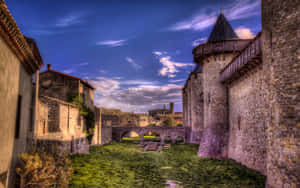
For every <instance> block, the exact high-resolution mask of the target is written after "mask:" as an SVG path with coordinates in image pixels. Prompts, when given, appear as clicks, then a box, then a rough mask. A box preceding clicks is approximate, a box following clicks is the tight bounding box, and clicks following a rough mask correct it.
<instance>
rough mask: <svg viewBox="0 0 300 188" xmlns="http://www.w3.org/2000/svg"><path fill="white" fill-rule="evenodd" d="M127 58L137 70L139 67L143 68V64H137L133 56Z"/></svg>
mask: <svg viewBox="0 0 300 188" xmlns="http://www.w3.org/2000/svg"><path fill="white" fill-rule="evenodd" d="M125 59H126V61H127V62H128V63H130V65H131V66H132V67H133V68H134V69H135V70H139V69H141V68H142V66H141V65H139V64H137V63H136V62H135V61H134V60H133V59H132V58H131V57H126V58H125Z"/></svg>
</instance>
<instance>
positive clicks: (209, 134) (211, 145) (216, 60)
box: [198, 53, 237, 157]
mask: <svg viewBox="0 0 300 188" xmlns="http://www.w3.org/2000/svg"><path fill="white" fill-rule="evenodd" d="M236 55H237V54H236V53H227V54H218V55H213V56H209V57H206V58H204V59H203V60H202V67H203V69H202V70H203V73H202V74H203V95H204V107H203V109H204V113H203V115H204V117H203V119H204V121H203V126H204V131H203V134H202V138H201V142H200V147H199V152H198V155H199V156H203V157H208V156H210V157H227V142H228V140H227V139H228V103H227V95H228V94H227V92H228V91H227V88H226V87H225V86H224V85H223V84H222V83H221V82H220V71H221V70H222V69H223V68H224V67H225V66H226V65H227V64H229V63H230V62H231V60H232V59H233V58H234V57H235V56H236Z"/></svg>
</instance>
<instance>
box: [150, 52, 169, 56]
mask: <svg viewBox="0 0 300 188" xmlns="http://www.w3.org/2000/svg"><path fill="white" fill-rule="evenodd" d="M152 53H153V54H154V55H157V56H161V55H165V54H168V52H164V51H154V52H152Z"/></svg>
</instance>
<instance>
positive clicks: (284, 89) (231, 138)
mask: <svg viewBox="0 0 300 188" xmlns="http://www.w3.org/2000/svg"><path fill="white" fill-rule="evenodd" d="M299 17H300V2H299V1H292V0H287V1H280V0H273V1H271V0H262V32H261V33H259V34H258V35H257V36H256V37H255V38H254V39H252V40H250V41H249V40H241V39H238V38H237V36H236V34H235V33H234V31H233V29H232V28H231V26H230V24H229V23H228V22H227V20H226V18H225V16H224V15H223V14H220V16H219V17H218V19H217V22H216V24H215V26H214V28H213V30H212V32H211V34H210V37H209V39H208V41H207V42H206V43H204V44H200V45H199V46H197V47H196V48H195V49H194V50H193V54H194V60H195V62H196V63H197V66H199V65H200V66H201V67H202V72H199V73H197V74H195V73H194V72H192V73H191V74H190V77H189V79H188V80H187V83H186V86H185V87H184V89H183V109H184V125H185V126H189V127H191V130H192V131H194V130H197V131H199V134H197V135H198V136H200V139H199V140H200V142H199V143H200V146H199V152H198V156H200V157H217V158H232V159H234V160H236V161H238V162H241V163H242V164H244V165H246V166H248V167H249V168H253V169H255V170H257V171H259V172H261V173H262V174H264V175H266V176H267V187H271V188H275V187H298V186H300V184H299V182H300V176H299V174H300V171H299V164H300V161H299V155H300V151H299V139H300V130H299V129H300V126H299V122H300V119H299V118H300V111H299V110H300V108H299V106H300V100H299V99H300V92H299V83H300V77H299V75H300V58H299V57H300V56H299V55H300V51H299V49H300V41H299V33H300V28H299V24H300V19H299ZM297 38H298V39H297ZM196 75H197V77H196ZM199 78H200V79H199ZM198 79H199V80H198ZM191 135H192V134H191Z"/></svg>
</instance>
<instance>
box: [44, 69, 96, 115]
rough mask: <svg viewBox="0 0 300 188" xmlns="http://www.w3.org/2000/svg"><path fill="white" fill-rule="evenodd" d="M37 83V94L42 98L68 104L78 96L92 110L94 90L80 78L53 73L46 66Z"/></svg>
mask: <svg viewBox="0 0 300 188" xmlns="http://www.w3.org/2000/svg"><path fill="white" fill-rule="evenodd" d="M39 82H40V83H39V86H40V87H39V94H40V95H42V96H49V97H53V98H57V99H60V100H62V101H66V102H70V100H71V99H72V98H73V97H76V96H77V95H78V94H79V95H80V96H81V97H82V98H83V103H84V105H85V106H87V107H88V108H90V109H92V110H93V109H94V88H93V87H92V86H91V85H90V84H89V83H87V81H84V80H82V79H81V78H77V77H75V76H71V75H67V74H64V73H61V72H57V71H54V70H52V68H51V65H49V64H48V70H47V71H45V72H41V73H40V78H39Z"/></svg>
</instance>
